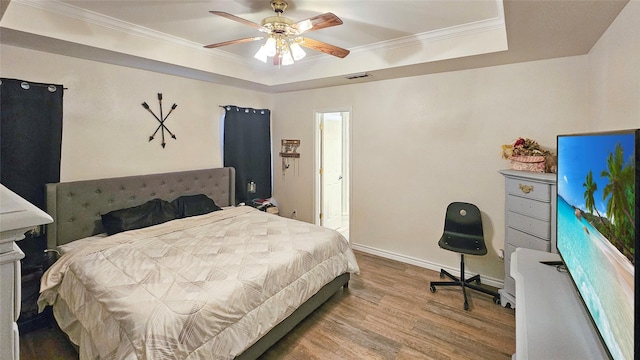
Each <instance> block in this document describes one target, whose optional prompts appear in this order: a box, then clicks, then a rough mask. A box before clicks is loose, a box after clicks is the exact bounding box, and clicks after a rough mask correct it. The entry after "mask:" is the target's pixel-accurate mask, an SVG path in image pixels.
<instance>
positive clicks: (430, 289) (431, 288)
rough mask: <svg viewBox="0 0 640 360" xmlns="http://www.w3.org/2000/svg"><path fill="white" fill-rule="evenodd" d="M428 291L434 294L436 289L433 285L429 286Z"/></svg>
mask: <svg viewBox="0 0 640 360" xmlns="http://www.w3.org/2000/svg"><path fill="white" fill-rule="evenodd" d="M429 291H431V292H432V293H434V292H436V287H435V286H433V285H431V286H429Z"/></svg>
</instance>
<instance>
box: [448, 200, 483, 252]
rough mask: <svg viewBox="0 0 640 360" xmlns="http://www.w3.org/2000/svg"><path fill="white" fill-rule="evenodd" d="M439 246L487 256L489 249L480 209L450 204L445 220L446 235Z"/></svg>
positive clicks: (458, 203)
mask: <svg viewBox="0 0 640 360" xmlns="http://www.w3.org/2000/svg"><path fill="white" fill-rule="evenodd" d="M438 245H439V246H440V247H441V248H443V249H447V250H451V251H455V252H459V253H464V254H472V255H485V254H486V253H487V247H486V245H485V243H484V232H483V230H482V216H481V215H480V209H478V207H477V206H475V205H473V204H470V203H466V202H453V203H451V204H449V206H447V213H446V215H445V219H444V233H443V235H442V237H441V238H440V241H439V242H438Z"/></svg>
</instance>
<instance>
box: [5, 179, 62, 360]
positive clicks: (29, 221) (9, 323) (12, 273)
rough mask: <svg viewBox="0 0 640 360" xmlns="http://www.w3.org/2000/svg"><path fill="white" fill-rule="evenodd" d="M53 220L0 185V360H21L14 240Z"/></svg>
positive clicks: (17, 256) (20, 255) (17, 252)
mask: <svg viewBox="0 0 640 360" xmlns="http://www.w3.org/2000/svg"><path fill="white" fill-rule="evenodd" d="M52 221H53V219H52V218H51V216H49V215H48V214H47V213H45V212H44V211H42V210H40V209H38V208H37V207H35V206H34V205H32V204H30V203H29V202H27V201H26V200H24V199H22V198H21V197H19V196H18V195H16V194H15V193H13V192H12V191H10V190H9V189H7V188H6V187H4V186H3V185H0V289H2V291H1V292H0V360H17V359H19V358H20V342H19V341H20V340H19V334H18V324H17V323H16V322H17V320H18V316H20V301H21V296H20V290H21V288H20V286H21V285H20V284H21V281H20V259H22V258H23V257H24V253H23V252H22V251H20V248H18V246H17V245H16V241H19V240H22V239H23V238H24V233H25V232H26V231H27V230H29V229H31V228H33V227H34V226H38V225H42V224H48V223H50V222H52Z"/></svg>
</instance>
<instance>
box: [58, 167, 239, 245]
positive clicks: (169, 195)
mask: <svg viewBox="0 0 640 360" xmlns="http://www.w3.org/2000/svg"><path fill="white" fill-rule="evenodd" d="M46 193H47V213H48V214H49V215H51V217H53V220H54V221H53V223H51V224H49V225H47V247H48V248H49V249H54V248H55V247H56V246H58V245H62V244H66V243H69V242H71V241H74V240H77V239H81V238H84V237H87V236H91V235H96V234H100V233H103V232H104V230H103V228H102V218H101V215H102V214H106V213H108V212H109V211H112V210H118V209H123V208H128V207H132V206H137V205H141V204H143V203H145V202H147V201H149V200H152V199H155V198H160V199H163V200H167V201H172V200H174V199H175V198H177V197H179V196H181V195H195V194H205V195H207V196H208V197H210V198H212V199H213V200H214V201H215V203H216V204H217V205H218V206H231V205H235V169H234V168H230V167H226V168H216V169H203V170H191V171H181V172H174V173H164V174H151V175H138V176H127V177H118V178H109V179H97V180H84V181H73V182H65V183H55V184H47V185H46Z"/></svg>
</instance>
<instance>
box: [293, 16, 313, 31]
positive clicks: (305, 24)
mask: <svg viewBox="0 0 640 360" xmlns="http://www.w3.org/2000/svg"><path fill="white" fill-rule="evenodd" d="M296 27H297V28H298V34H302V33H303V32H305V31H307V30H309V29H311V28H312V27H313V23H312V22H311V20H309V19H307V20H302V21H300V22H299V23H297V24H296Z"/></svg>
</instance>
